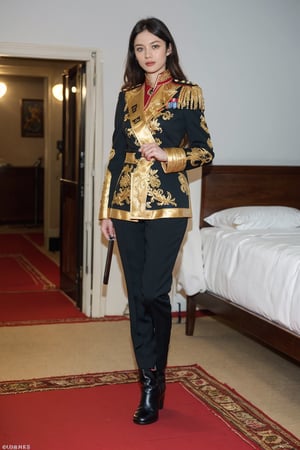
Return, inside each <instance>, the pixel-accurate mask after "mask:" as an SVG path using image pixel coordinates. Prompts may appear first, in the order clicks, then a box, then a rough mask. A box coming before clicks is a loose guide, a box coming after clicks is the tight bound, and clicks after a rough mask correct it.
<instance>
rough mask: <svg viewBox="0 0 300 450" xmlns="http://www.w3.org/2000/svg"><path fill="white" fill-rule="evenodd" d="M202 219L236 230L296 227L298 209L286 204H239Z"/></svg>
mask: <svg viewBox="0 0 300 450" xmlns="http://www.w3.org/2000/svg"><path fill="white" fill-rule="evenodd" d="M204 220H205V222H207V223H208V224H209V225H212V226H214V227H220V228H235V229H237V230H250V229H268V228H296V227H299V226H300V209H297V208H291V207H288V206H240V207H237V208H228V209H223V210H221V211H217V212H215V213H213V214H211V215H210V216H208V217H206V218H205V219H204Z"/></svg>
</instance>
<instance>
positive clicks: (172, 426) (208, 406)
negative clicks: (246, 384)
mask: <svg viewBox="0 0 300 450" xmlns="http://www.w3.org/2000/svg"><path fill="white" fill-rule="evenodd" d="M137 381H138V377H137V372H136V371H133V370H129V371H122V372H108V373H94V374H86V375H75V376H61V377H51V378H42V379H33V380H21V381H9V382H1V383H0V404H2V405H1V406H2V408H4V411H5V416H6V417H5V420H4V422H3V424H2V426H1V425H0V436H1V435H2V433H4V434H3V438H4V436H5V441H4V442H1V439H0V444H2V446H3V445H8V444H11V443H14V440H13V439H17V438H18V439H17V440H18V442H19V441H20V439H23V441H22V442H23V444H24V445H28V448H30V443H29V441H28V437H27V440H26V441H24V439H26V433H25V431H24V433H25V434H24V435H20V436H19V437H18V434H17V433H16V428H15V426H16V423H15V421H16V417H17V416H18V414H22V405H21V404H20V402H21V401H22V398H24V397H26V398H24V403H25V406H24V408H25V409H27V415H29V416H30V414H31V412H30V411H29V409H30V406H29V405H34V404H35V403H34V398H33V397H28V395H38V393H39V394H42V393H44V394H45V395H46V394H48V397H46V398H44V401H45V408H46V410H48V409H49V408H50V409H51V401H50V399H51V397H50V396H51V395H54V394H56V395H58V394H59V393H60V394H62V393H63V392H65V393H71V392H77V395H79V394H81V400H80V399H79V398H78V397H77V400H74V399H71V397H70V398H69V399H68V400H66V399H65V400H62V399H60V400H58V398H56V401H61V403H60V407H59V409H61V408H63V405H64V403H66V404H68V403H69V404H71V405H73V406H72V408H75V405H76V402H82V403H80V404H77V408H78V409H76V411H77V412H76V417H77V419H78V418H81V419H82V418H84V417H85V416H84V411H85V403H84V400H83V398H84V397H83V394H84V392H85V393H86V394H87V395H90V397H89V399H88V402H87V403H86V405H87V406H86V407H87V409H90V410H91V411H92V413H91V417H90V418H89V419H87V420H89V426H91V425H90V422H93V421H94V420H96V419H95V417H94V416H95V415H96V416H97V420H98V422H97V421H96V423H98V427H99V426H100V428H101V425H99V424H100V423H102V422H101V421H104V422H105V423H104V428H105V431H103V436H102V441H101V442H102V443H103V440H104V442H105V433H107V434H108V435H109V433H110V432H111V431H109V430H110V428H109V427H111V426H113V427H115V430H119V433H120V436H119V437H117V436H112V435H110V436H111V437H110V438H108V439H109V442H110V444H107V443H103V445H104V446H103V447H102V446H101V447H98V446H97V445H96V444H95V442H96V440H97V439H98V438H99V433H100V431H97V434H96V435H95V437H94V438H93V437H92V436H93V431H91V430H89V431H88V433H89V435H90V439H93V440H92V441H91V442H90V443H89V438H88V437H86V438H85V439H86V445H87V447H86V448H89V449H98V448H105V449H106V450H108V449H111V450H115V449H116V448H117V447H114V445H117V444H116V442H119V441H118V439H121V442H123V446H122V445H121V447H118V448H122V449H127V448H132V449H136V448H143V449H148V448H155V449H156V450H157V449H163V448H172V449H177V448H178V449H180V448H189V450H190V449H192V448H195V449H196V448H197V449H198V448H203V449H204V448H205V449H209V450H212V449H216V450H219V449H221V448H222V450H224V449H228V450H233V449H238V450H239V449H244V448H245V449H247V448H254V449H267V450H279V449H294V450H296V449H299V448H300V440H299V439H297V438H296V437H295V436H294V435H292V434H291V433H289V432H288V431H287V430H285V429H284V428H282V427H281V426H280V425H279V424H278V423H276V422H274V421H273V420H272V419H271V418H270V417H268V416H266V415H265V414H264V413H263V412H262V411H260V410H258V409H257V408H256V407H255V406H253V405H252V404H251V403H249V402H248V401H247V400H246V399H244V398H243V397H241V396H240V395H239V394H237V393H236V392H235V391H234V390H232V389H231V388H229V387H228V386H226V385H224V384H222V383H220V382H219V381H218V380H216V379H215V378H214V377H212V376H210V375H209V374H208V373H207V372H206V371H204V370H203V369H202V368H201V367H199V366H198V365H192V366H179V367H170V368H168V369H167V382H168V391H167V392H168V395H169V398H171V399H170V400H169V401H170V403H169V405H168V404H167V405H165V409H164V410H162V411H163V412H162V413H161V415H160V420H159V421H158V422H157V423H156V424H154V425H153V426H147V427H139V426H136V425H133V424H132V423H131V422H129V420H128V421H127V419H124V418H123V417H122V411H123V409H124V408H125V413H126V416H125V417H127V415H129V413H128V409H129V407H130V408H131V401H132V400H131V399H132V397H135V392H136V386H133V384H134V383H137ZM124 385H127V386H128V387H127V388H126V389H129V388H130V386H129V385H131V387H132V388H133V387H134V388H135V389H134V390H133V391H132V392H133V393H134V394H132V393H131V392H128V394H127V395H128V399H127V400H126V398H124V399H123V397H121V394H120V392H121V391H120V390H119V391H118V392H117V393H116V397H115V398H114V397H113V394H112V392H113V391H110V392H109V394H106V393H105V389H114V387H115V388H119V389H124V388H125V387H126V386H124ZM122 386H124V387H123V388H122ZM100 387H101V389H104V390H103V391H101V390H100V389H99V388H100ZM15 394H22V395H17V396H16V395H15ZM97 395H99V398H98V400H96V398H97ZM106 395H108V397H107V398H106ZM122 395H123V394H122ZM93 399H95V402H96V406H95V408H96V409H95V410H93V405H92V403H93ZM121 399H123V400H124V401H122V402H121V401H120V400H121ZM5 401H7V403H5ZM10 401H12V402H14V401H15V402H17V401H18V402H19V403H13V404H11V406H9V405H10ZM114 401H119V405H120V407H119V406H118V408H117V409H118V413H117V415H116V409H115V408H116V406H115V405H116V404H115V403H114V404H113V406H111V404H112V403H113V402H114ZM133 401H134V402H136V399H135V398H133ZM97 402H98V403H97ZM171 402H173V403H171ZM193 402H194V403H193ZM121 404H122V406H121ZM197 404H198V408H197ZM46 405H47V407H46ZM117 405H118V403H117ZM31 407H33V406H31ZM38 407H39V408H40V411H41V414H42V411H43V406H42V403H41V398H40V400H39V402H38ZM111 407H112V411H113V416H112V417H111V416H110V414H111V412H110V408H111ZM199 407H201V408H202V409H199ZM50 409H49V411H48V414H49V416H50V414H51V417H52V414H54V416H55V414H56V413H55V412H53V411H50ZM100 411H104V412H102V414H104V416H103V417H102V416H101V415H100ZM10 412H11V420H12V421H13V422H14V424H10V422H9V417H10V415H9V414H10ZM38 414H39V412H38ZM62 414H63V417H66V412H65V411H64V412H63V413H62ZM82 414H83V415H82ZM163 414H164V415H163ZM99 415H100V416H99ZM209 416H211V419H208V417H209ZM33 417H35V416H33ZM120 417H121V420H120ZM118 419H119V420H120V422H119V423H118ZM35 420H37V419H35ZM66 420H67V419H66ZM209 420H210V422H209ZM22 421H25V422H24V430H26V432H27V433H30V429H29V426H28V424H27V422H26V419H25V418H22ZM52 421H53V419H51V421H50V422H49V423H48V425H49V426H50V424H51V423H52ZM124 421H125V425H124V424H123V422H124ZM22 424H23V422H22ZM77 424H78V425H80V427H83V429H84V427H85V425H83V424H82V420H80V421H79V422H77ZM33 426H34V427H36V428H35V429H37V428H39V423H34V425H33ZM53 426H54V425H53ZM75 426H76V425H75ZM122 426H123V427H124V430H121V429H119V428H118V427H122ZM1 427H2V428H3V429H2V430H1ZM60 427H61V429H62V436H63V435H64V436H66V435H67V434H68V433H67V431H66V430H67V427H68V424H67V422H66V423H65V424H64V426H62V425H60ZM64 427H65V428H64ZM155 427H156V428H155ZM222 427H223V428H222ZM20 428H22V427H20ZM96 428H97V426H96ZM10 429H11V430H12V431H11V433H12V436H10ZM141 429H142V430H141ZM28 430H29V431H28ZM97 430H98V428H97ZM99 430H100V429H99ZM153 430H154V431H153ZM76 431H77V430H76ZM76 431H75V429H74V431H73V433H75V435H76ZM1 432H2V433H1ZM44 432H45V431H44ZM159 432H162V433H163V435H162V437H161V438H160V437H159V435H158V433H159ZM134 433H137V435H135V434H134ZM139 433H141V434H139ZM151 433H154V434H151ZM170 433H171V434H170ZM100 434H101V433H100ZM113 434H115V435H116V434H117V435H118V433H113ZM169 434H170V436H169ZM29 435H30V434H29ZM75 435H74V436H75ZM97 436H98V437H97ZM3 438H2V441H3ZM57 438H59V439H65V437H64V438H62V437H57ZM74 439H75V438H74ZM77 439H79V438H77ZM127 439H128V442H127ZM139 439H143V442H142V443H141V442H139ZM198 439H201V440H202V441H201V442H200V441H198ZM148 440H149V443H150V444H149V447H148ZM220 440H221V441H220ZM74 442H75V441H74ZM78 442H79V441H78ZM97 442H98V441H97ZM220 442H222V445H221V446H220ZM114 443H115V444H114ZM60 444H61V446H57V447H56V448H57V449H60V448H72V449H73V448H76V449H77V448H80V446H79V444H78V447H77V446H76V443H73V444H72V447H63V445H67V444H66V443H64V442H62V441H60ZM88 444H89V445H88ZM93 444H94V445H95V446H93ZM141 444H142V445H141ZM68 445H71V444H70V443H69V444H68ZM118 445H119V444H118ZM153 445H154V446H153ZM168 445H170V447H168ZM2 448H3V447H2ZM7 448H8V447H7ZM32 448H37V447H36V446H32ZM48 448H49V449H50V448H51V447H48V446H47V443H46V442H44V447H43V449H44V450H48Z"/></svg>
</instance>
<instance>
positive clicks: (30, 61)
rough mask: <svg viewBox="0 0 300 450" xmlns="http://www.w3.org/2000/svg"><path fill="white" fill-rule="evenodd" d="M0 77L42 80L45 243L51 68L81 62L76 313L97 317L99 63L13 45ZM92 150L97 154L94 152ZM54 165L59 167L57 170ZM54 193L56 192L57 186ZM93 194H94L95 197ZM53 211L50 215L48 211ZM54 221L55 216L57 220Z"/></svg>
mask: <svg viewBox="0 0 300 450" xmlns="http://www.w3.org/2000/svg"><path fill="white" fill-rule="evenodd" d="M0 55H2V56H1V59H0V77H1V76H3V75H6V76H7V75H12V74H14V75H16V74H19V75H20V74H21V73H22V75H23V76H28V77H33V76H36V77H39V78H42V79H43V80H44V103H45V110H44V111H45V130H44V194H43V232H44V237H45V240H46V243H47V244H46V245H49V242H52V243H53V238H56V237H59V229H58V223H56V224H55V223H54V221H53V217H55V216H56V217H57V214H58V216H59V213H58V211H59V207H60V205H59V200H57V196H56V198H54V196H53V194H54V193H55V190H56V189H55V188H54V186H55V184H56V186H57V180H58V178H59V177H60V175H61V172H60V170H61V165H60V164H59V154H58V149H57V141H58V140H59V139H57V137H59V136H61V135H60V134H59V132H58V133H57V128H56V127H57V122H56V120H54V118H53V117H57V116H58V117H61V115H60V112H59V113H58V112H57V111H59V107H60V108H61V106H59V105H58V104H57V101H56V100H55V99H54V98H53V97H52V86H53V85H54V84H56V83H57V81H58V79H57V69H58V70H59V73H60V74H62V73H63V70H62V69H63V68H66V67H67V68H68V67H70V66H72V65H73V64H74V62H82V61H84V62H85V64H86V81H87V83H86V115H85V144H86V155H85V169H84V170H85V180H86V182H85V185H84V195H85V198H84V211H83V233H82V235H83V245H82V249H81V251H82V255H83V258H84V263H83V274H82V275H83V277H82V311H83V312H84V313H85V314H86V315H88V316H92V317H97V316H100V315H102V313H101V311H102V309H103V307H102V305H101V295H100V285H98V283H97V282H96V283H94V279H95V276H96V279H100V275H97V271H98V272H99V273H101V272H100V271H101V269H102V268H101V258H100V253H101V247H100V246H95V248H94V242H95V239H98V237H97V233H98V230H97V227H95V226H94V224H95V223H96V219H95V217H94V210H95V205H97V199H96V198H95V197H96V194H97V192H99V186H100V183H101V182H102V181H101V177H102V173H101V172H102V170H101V167H102V152H101V147H102V145H101V139H102V138H101V135H102V130H101V126H102V124H101V89H100V87H101V63H100V60H99V59H100V54H99V51H94V50H88V49H65V48H63V49H57V48H52V47H50V48H49V47H45V48H41V47H40V46H31V45H28V46H24V44H22V46H21V45H20V46H18V45H17V44H0ZM95 148H97V152H95ZM57 166H59V169H58V167H57ZM58 190H59V188H58ZM95 193H96V194H95ZM53 211H54V213H53ZM58 219H59V217H58Z"/></svg>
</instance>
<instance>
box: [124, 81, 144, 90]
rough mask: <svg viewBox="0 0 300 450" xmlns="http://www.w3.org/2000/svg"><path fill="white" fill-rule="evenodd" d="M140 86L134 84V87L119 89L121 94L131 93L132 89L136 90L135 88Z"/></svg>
mask: <svg viewBox="0 0 300 450" xmlns="http://www.w3.org/2000/svg"><path fill="white" fill-rule="evenodd" d="M140 86H142V84H141V83H140V84H136V85H135V86H130V87H127V88H126V87H125V88H122V89H121V91H122V92H128V91H132V90H133V89H136V88H138V87H140Z"/></svg>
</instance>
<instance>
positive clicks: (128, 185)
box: [112, 154, 177, 219]
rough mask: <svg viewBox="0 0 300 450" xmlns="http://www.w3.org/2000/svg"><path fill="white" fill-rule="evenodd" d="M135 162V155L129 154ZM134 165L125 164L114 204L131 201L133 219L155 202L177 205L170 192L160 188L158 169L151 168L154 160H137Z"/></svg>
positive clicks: (142, 213)
mask: <svg viewBox="0 0 300 450" xmlns="http://www.w3.org/2000/svg"><path fill="white" fill-rule="evenodd" d="M129 155H130V154H128V159H131V160H132V162H134V159H135V156H134V155H133V156H132V157H130V156H129ZM136 162H137V164H136V167H135V168H134V170H133V166H130V165H128V164H127V165H125V166H124V168H123V171H122V175H121V178H120V188H119V191H118V192H116V193H115V194H114V197H113V201H112V204H115V205H118V206H123V205H124V204H125V203H126V204H129V203H130V211H131V216H132V218H133V219H137V218H142V217H144V215H145V211H146V208H151V207H152V205H153V204H154V203H156V205H157V206H170V205H172V206H177V205H176V201H175V199H174V198H173V197H172V195H171V193H170V192H167V193H164V191H163V190H162V189H161V188H160V185H161V182H160V179H159V177H158V175H157V170H153V169H151V166H152V165H153V161H147V160H146V159H145V158H141V159H139V160H136Z"/></svg>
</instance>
